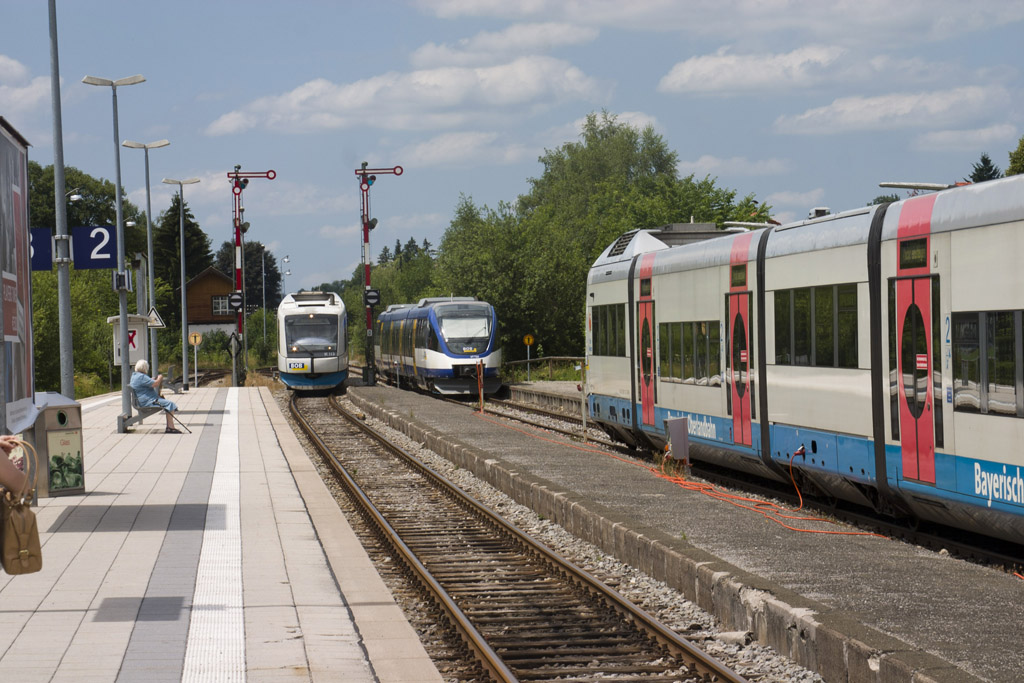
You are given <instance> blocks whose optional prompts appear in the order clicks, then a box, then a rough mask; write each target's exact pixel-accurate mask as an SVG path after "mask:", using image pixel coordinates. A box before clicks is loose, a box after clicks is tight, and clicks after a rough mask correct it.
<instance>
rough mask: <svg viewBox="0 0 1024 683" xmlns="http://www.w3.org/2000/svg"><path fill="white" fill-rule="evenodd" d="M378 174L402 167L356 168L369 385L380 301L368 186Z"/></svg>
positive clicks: (396, 172)
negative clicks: (373, 279)
mask: <svg viewBox="0 0 1024 683" xmlns="http://www.w3.org/2000/svg"><path fill="white" fill-rule="evenodd" d="M378 175H402V167H401V166H394V167H392V168H367V162H365V161H364V162H363V164H362V166H361V167H360V168H357V169H356V177H357V178H358V179H359V189H360V191H362V195H363V198H362V216H361V219H362V222H363V272H364V283H365V284H364V290H363V305H364V306H366V370H365V371H364V372H363V383H364V384H370V385H372V384H375V383H376V377H375V375H376V364H375V362H374V359H373V307H374V306H376V305H377V304H378V303H380V292H378V291H377V290H374V289H370V231H371V230H373V229H374V228H375V227H377V219H376V218H370V186H371V185H373V183H374V181H376V180H377V176H378Z"/></svg>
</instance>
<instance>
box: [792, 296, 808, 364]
mask: <svg viewBox="0 0 1024 683" xmlns="http://www.w3.org/2000/svg"><path fill="white" fill-rule="evenodd" d="M811 313H812V311H811V290H810V288H808V287H803V288H801V289H794V290H793V365H810V364H811V344H812V343H813V342H812V340H813V328H812V327H811Z"/></svg>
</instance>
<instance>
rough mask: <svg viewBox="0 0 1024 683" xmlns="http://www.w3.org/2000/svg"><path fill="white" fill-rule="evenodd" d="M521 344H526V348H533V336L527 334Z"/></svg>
mask: <svg viewBox="0 0 1024 683" xmlns="http://www.w3.org/2000/svg"><path fill="white" fill-rule="evenodd" d="M523 343H524V344H526V345H527V346H533V335H532V334H528V335H526V336H525V337H523Z"/></svg>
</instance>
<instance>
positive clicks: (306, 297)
mask: <svg viewBox="0 0 1024 683" xmlns="http://www.w3.org/2000/svg"><path fill="white" fill-rule="evenodd" d="M304 306H344V304H343V303H342V300H341V296H340V295H338V294H337V293H335V292H320V291H311V292H294V293H292V294H288V295H286V296H285V297H284V298H283V299H281V304H280V306H278V308H282V307H283V308H301V307H304Z"/></svg>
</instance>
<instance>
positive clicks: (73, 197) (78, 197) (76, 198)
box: [68, 194, 82, 202]
mask: <svg viewBox="0 0 1024 683" xmlns="http://www.w3.org/2000/svg"><path fill="white" fill-rule="evenodd" d="M68 200H70V201H72V202H80V201H82V195H80V194H73V195H71V196H70V197H68Z"/></svg>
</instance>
